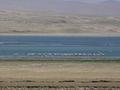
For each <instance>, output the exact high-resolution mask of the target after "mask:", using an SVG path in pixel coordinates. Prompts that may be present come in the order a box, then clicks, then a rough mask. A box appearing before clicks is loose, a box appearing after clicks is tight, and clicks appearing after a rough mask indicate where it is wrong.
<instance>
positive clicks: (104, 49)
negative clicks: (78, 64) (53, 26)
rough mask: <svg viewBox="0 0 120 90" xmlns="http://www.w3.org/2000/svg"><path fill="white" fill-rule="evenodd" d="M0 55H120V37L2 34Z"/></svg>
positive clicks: (0, 37)
mask: <svg viewBox="0 0 120 90" xmlns="http://www.w3.org/2000/svg"><path fill="white" fill-rule="evenodd" d="M0 56H39V57H67V56H68V57H120V37H56V36H55V37H51V36H0Z"/></svg>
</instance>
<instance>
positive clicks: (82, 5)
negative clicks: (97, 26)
mask: <svg viewBox="0 0 120 90" xmlns="http://www.w3.org/2000/svg"><path fill="white" fill-rule="evenodd" d="M71 1H72V2H71ZM96 1H98V2H96ZM118 1H119V2H118ZM0 9H6V10H28V11H48V12H57V13H75V14H90V15H110V16H120V0H0Z"/></svg>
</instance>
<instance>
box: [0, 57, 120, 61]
mask: <svg viewBox="0 0 120 90" xmlns="http://www.w3.org/2000/svg"><path fill="white" fill-rule="evenodd" d="M0 60H16V61H17V60H23V61H24V60H49V61H59V60H64V61H86V60H88V61H92V60H108V61H109V60H120V57H37V56H36V57H35V56H29V57H27V56H25V57H22V56H8V57H6V56H0Z"/></svg>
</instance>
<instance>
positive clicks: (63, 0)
mask: <svg viewBox="0 0 120 90" xmlns="http://www.w3.org/2000/svg"><path fill="white" fill-rule="evenodd" d="M59 1H74V0H59ZM89 1H108V0H89ZM111 1H112V0H111ZM113 1H120V0H113Z"/></svg>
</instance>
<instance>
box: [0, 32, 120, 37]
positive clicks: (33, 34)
mask: <svg viewBox="0 0 120 90" xmlns="http://www.w3.org/2000/svg"><path fill="white" fill-rule="evenodd" d="M0 36H66V37H69V36H74V37H120V36H119V35H115V34H113V35H103V34H89V33H88V34H64V33H56V34H55V33H54V34H41V33H28V34H27V33H0Z"/></svg>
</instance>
